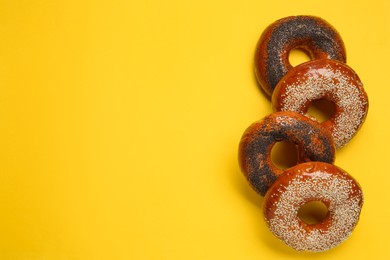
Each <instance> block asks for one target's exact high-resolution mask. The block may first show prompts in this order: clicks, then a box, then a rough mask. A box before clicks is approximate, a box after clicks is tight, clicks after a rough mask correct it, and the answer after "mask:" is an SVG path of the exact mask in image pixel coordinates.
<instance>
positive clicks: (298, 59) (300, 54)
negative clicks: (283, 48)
mask: <svg viewBox="0 0 390 260" xmlns="http://www.w3.org/2000/svg"><path fill="white" fill-rule="evenodd" d="M310 60H311V58H310V56H309V55H308V54H307V53H306V52H305V51H303V50H302V49H299V48H295V49H292V50H291V51H290V53H289V55H288V61H289V62H290V64H291V66H293V67H295V66H298V65H299V64H301V63H304V62H307V61H310Z"/></svg>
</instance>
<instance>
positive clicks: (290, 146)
mask: <svg viewBox="0 0 390 260" xmlns="http://www.w3.org/2000/svg"><path fill="white" fill-rule="evenodd" d="M271 161H272V163H273V164H274V165H275V166H276V167H278V168H279V169H282V170H283V169H287V168H290V167H292V166H294V165H296V164H297V162H298V150H297V146H296V145H295V144H294V143H292V142H289V141H280V142H277V143H275V144H274V146H273V147H272V150H271Z"/></svg>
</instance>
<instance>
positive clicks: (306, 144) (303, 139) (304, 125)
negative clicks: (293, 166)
mask: <svg viewBox="0 0 390 260" xmlns="http://www.w3.org/2000/svg"><path fill="white" fill-rule="evenodd" d="M279 141H288V142H291V143H293V144H295V145H296V146H297V150H298V163H300V162H307V161H322V162H328V163H332V162H333V161H334V156H335V146H334V142H333V139H332V137H331V135H330V132H329V131H328V130H326V129H325V128H323V127H322V126H321V125H320V124H319V123H317V122H315V121H313V120H311V119H309V118H307V117H305V116H303V115H300V114H298V113H295V112H276V113H273V114H271V115H269V116H267V117H265V118H264V119H262V120H260V121H257V122H255V123H253V124H252V125H251V126H249V127H248V129H247V130H246V131H245V132H244V134H243V136H242V138H241V141H240V145H239V164H240V167H241V170H242V172H243V173H244V175H245V177H246V178H247V179H248V181H249V183H250V184H251V186H252V187H253V188H254V189H255V191H256V192H258V193H259V194H260V195H262V196H264V195H265V193H266V191H267V190H268V188H269V187H270V186H271V185H272V184H273V183H274V181H275V180H276V179H277V178H278V176H279V175H280V174H282V173H283V170H282V169H279V168H278V167H276V166H275V165H274V164H273V163H272V160H271V150H272V147H273V146H274V144H275V143H276V142H279Z"/></svg>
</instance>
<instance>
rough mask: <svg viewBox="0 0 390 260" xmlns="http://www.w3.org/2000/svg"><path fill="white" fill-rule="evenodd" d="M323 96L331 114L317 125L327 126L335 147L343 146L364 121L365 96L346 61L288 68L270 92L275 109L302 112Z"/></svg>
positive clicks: (318, 62)
mask: <svg viewBox="0 0 390 260" xmlns="http://www.w3.org/2000/svg"><path fill="white" fill-rule="evenodd" d="M319 99H327V100H329V101H331V102H332V103H334V105H335V113H334V115H332V116H331V117H330V118H329V119H328V120H327V121H325V122H322V123H321V124H322V125H323V126H324V127H325V128H327V129H328V130H329V131H330V132H331V133H332V136H333V138H334V141H335V145H336V148H340V147H342V146H344V145H345V144H346V143H348V142H349V140H351V139H352V137H353V136H354V135H355V134H356V132H357V131H358V130H359V129H360V127H361V126H362V124H363V123H364V121H365V118H366V115H367V112H368V97H367V94H366V92H365V90H364V88H363V84H362V82H361V81H360V79H359V77H358V75H357V74H356V73H355V72H354V71H353V70H352V69H351V68H350V67H348V66H347V65H346V64H343V63H341V62H338V61H333V60H326V59H322V60H313V61H309V62H306V63H303V64H301V65H299V66H297V67H295V68H293V69H292V70H290V71H289V72H288V73H287V74H286V75H285V76H284V77H283V78H282V80H281V81H280V82H279V83H278V85H277V87H276V88H275V91H274V93H273V95H272V106H273V108H274V110H275V111H294V112H297V113H300V114H303V115H305V114H306V113H307V110H308V108H309V106H310V105H311V103H312V102H313V101H316V100H319Z"/></svg>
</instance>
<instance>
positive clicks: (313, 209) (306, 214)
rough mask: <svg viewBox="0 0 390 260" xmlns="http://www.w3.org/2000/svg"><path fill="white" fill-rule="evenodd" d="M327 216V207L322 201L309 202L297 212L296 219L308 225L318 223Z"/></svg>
mask: <svg viewBox="0 0 390 260" xmlns="http://www.w3.org/2000/svg"><path fill="white" fill-rule="evenodd" d="M327 215H328V207H327V206H326V205H325V204H324V203H323V202H322V201H317V200H315V201H310V202H307V203H305V204H304V205H302V206H301V207H300V208H299V210H298V217H299V218H300V219H301V220H302V221H303V222H305V223H306V224H308V225H313V224H317V223H320V222H322V221H324V220H325V218H326V217H327Z"/></svg>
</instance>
